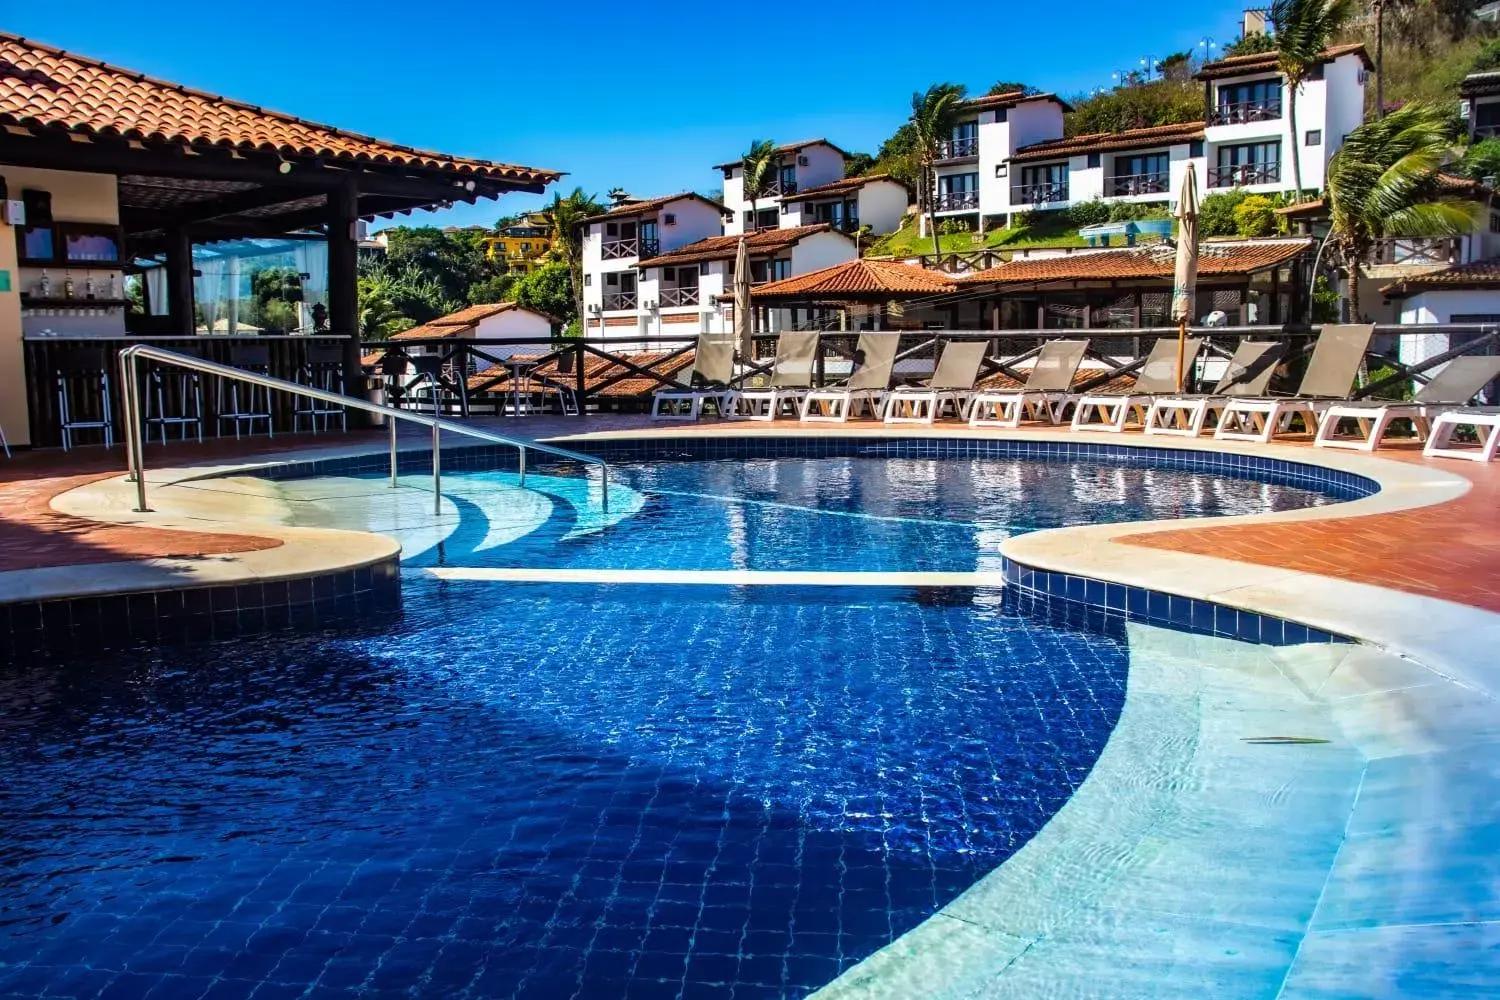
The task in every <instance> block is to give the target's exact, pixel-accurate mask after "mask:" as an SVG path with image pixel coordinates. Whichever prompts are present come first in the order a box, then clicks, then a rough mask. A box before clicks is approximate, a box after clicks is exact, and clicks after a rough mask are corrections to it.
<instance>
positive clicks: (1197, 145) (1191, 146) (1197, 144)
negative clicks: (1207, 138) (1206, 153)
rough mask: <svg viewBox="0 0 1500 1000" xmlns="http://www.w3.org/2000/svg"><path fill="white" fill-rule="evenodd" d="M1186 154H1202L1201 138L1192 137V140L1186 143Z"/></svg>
mask: <svg viewBox="0 0 1500 1000" xmlns="http://www.w3.org/2000/svg"><path fill="white" fill-rule="evenodd" d="M1188 155H1189V156H1195V157H1196V156H1202V155H1203V140H1202V139H1194V140H1193V141H1192V142H1190V143H1188Z"/></svg>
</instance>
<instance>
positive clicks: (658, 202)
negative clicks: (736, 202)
mask: <svg viewBox="0 0 1500 1000" xmlns="http://www.w3.org/2000/svg"><path fill="white" fill-rule="evenodd" d="M685 198H686V199H690V200H692V201H701V202H703V204H705V205H711V206H712V207H714V208H716V209H718V210H719V211H720V212H728V211H729V209H727V208H725V207H724V206H723V205H721V204H720V203H719V202H717V201H714V200H713V199H712V198H705V197H703V196H702V195H701V194H698V193H697V192H696V191H679V192H678V193H677V194H666V195H662V196H661V197H660V198H644V199H641V200H640V201H634V200H632V201H628V202H626V203H625V204H623V205H620V206H618V207H616V208H611V209H610V210H609V211H607V212H600V213H599V214H598V215H591V216H589V217H588V218H586V219H583V220H581V222H599V221H601V220H603V219H628V218H631V217H632V216H636V215H651V214H653V213H655V212H659V211H661V210H662V209H663V208H665V207H666V206H668V205H670V204H672V202H674V201H682V200H683V199H685Z"/></svg>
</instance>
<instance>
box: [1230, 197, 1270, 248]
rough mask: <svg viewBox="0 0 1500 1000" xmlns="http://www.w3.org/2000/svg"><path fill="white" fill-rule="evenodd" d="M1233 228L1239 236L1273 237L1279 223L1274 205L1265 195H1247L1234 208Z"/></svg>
mask: <svg viewBox="0 0 1500 1000" xmlns="http://www.w3.org/2000/svg"><path fill="white" fill-rule="evenodd" d="M1232 214H1233V215H1234V228H1235V232H1237V233H1238V234H1239V235H1241V236H1245V237H1252V238H1253V237H1258V236H1272V235H1275V233H1276V230H1277V228H1278V224H1279V222H1280V219H1279V217H1278V216H1277V215H1276V203H1275V202H1273V201H1272V200H1271V199H1270V198H1267V197H1266V196H1265V195H1260V194H1252V195H1247V196H1245V198H1244V199H1243V200H1241V201H1240V203H1239V204H1238V205H1236V206H1234V211H1233V213H1232Z"/></svg>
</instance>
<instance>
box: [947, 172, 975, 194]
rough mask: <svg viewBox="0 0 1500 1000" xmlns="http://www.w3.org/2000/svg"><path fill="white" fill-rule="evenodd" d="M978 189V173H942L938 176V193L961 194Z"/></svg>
mask: <svg viewBox="0 0 1500 1000" xmlns="http://www.w3.org/2000/svg"><path fill="white" fill-rule="evenodd" d="M978 190H979V175H978V174H944V175H943V176H941V177H939V178H938V194H961V193H963V192H966V191H978Z"/></svg>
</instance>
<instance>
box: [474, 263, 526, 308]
mask: <svg viewBox="0 0 1500 1000" xmlns="http://www.w3.org/2000/svg"><path fill="white" fill-rule="evenodd" d="M517 280H518V279H517V276H516V275H515V274H514V273H512V272H509V271H507V272H506V273H505V274H495V275H491V276H490V277H488V278H485V279H484V280H482V281H476V282H475V283H474V284H472V285H470V286H469V305H471V306H477V305H480V304H482V303H489V302H508V301H510V297H511V294H512V293H513V292H514V290H515V286H516V281H517Z"/></svg>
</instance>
